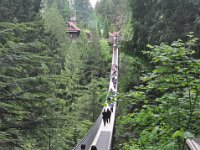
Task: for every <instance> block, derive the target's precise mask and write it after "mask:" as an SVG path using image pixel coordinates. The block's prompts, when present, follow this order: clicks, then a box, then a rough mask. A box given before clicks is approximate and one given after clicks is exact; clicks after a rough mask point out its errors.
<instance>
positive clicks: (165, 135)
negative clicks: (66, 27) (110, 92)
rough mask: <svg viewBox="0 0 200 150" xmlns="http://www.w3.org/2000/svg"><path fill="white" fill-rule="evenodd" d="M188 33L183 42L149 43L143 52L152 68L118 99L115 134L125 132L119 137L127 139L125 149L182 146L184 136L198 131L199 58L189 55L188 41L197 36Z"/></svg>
mask: <svg viewBox="0 0 200 150" xmlns="http://www.w3.org/2000/svg"><path fill="white" fill-rule="evenodd" d="M190 37H191V39H190V40H189V41H190V42H186V43H183V42H182V41H181V40H178V41H175V42H173V43H172V45H166V44H161V45H160V46H151V45H148V47H150V48H151V50H150V51H145V52H144V53H145V54H148V56H149V57H150V58H151V60H152V62H151V63H154V65H155V68H154V69H153V70H152V72H151V73H148V74H143V76H142V77H141V78H140V79H141V82H142V83H143V84H141V85H138V86H137V87H135V88H136V91H134V92H131V93H130V94H128V95H127V96H126V97H124V98H123V101H122V102H120V103H119V105H122V106H120V107H122V108H120V110H121V112H120V114H121V115H120V116H119V118H118V123H119V130H121V131H118V132H119V133H117V134H120V132H122V133H123V132H125V133H127V132H128V133H129V134H128V135H126V136H125V134H123V135H122V136H121V137H123V136H125V137H126V138H124V140H127V139H130V142H127V143H126V142H124V149H126V148H127V147H128V148H129V147H132V146H133V145H134V147H136V148H140V149H148V150H150V149H151V150H154V149H166V150H167V149H174V150H175V149H183V148H184V138H187V137H189V136H199V135H200V132H199V127H198V125H197V124H199V123H200V122H199V119H198V118H199V117H198V115H199V108H200V101H199V99H200V97H199V86H200V85H199V83H200V82H199V75H198V74H199V72H198V70H199V69H200V60H199V59H195V58H193V57H192V56H193V55H194V54H195V50H193V49H191V45H194V42H196V39H195V38H193V36H190ZM191 41H192V42H191ZM124 108H125V109H124ZM127 113H128V114H129V115H127ZM123 128H126V130H125V131H124V130H123ZM191 133H193V134H194V135H192V134H191ZM119 138H120V137H119ZM128 148H127V149H128ZM122 149H123V148H122Z"/></svg>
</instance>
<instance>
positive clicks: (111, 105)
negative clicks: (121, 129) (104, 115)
mask: <svg viewBox="0 0 200 150" xmlns="http://www.w3.org/2000/svg"><path fill="white" fill-rule="evenodd" d="M113 106H114V103H113V102H112V103H110V105H109V107H110V110H111V112H113Z"/></svg>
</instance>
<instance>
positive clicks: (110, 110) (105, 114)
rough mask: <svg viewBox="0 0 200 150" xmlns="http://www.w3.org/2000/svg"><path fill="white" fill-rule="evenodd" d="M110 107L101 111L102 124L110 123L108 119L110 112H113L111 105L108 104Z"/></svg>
mask: <svg viewBox="0 0 200 150" xmlns="http://www.w3.org/2000/svg"><path fill="white" fill-rule="evenodd" d="M109 106H110V109H109V108H107V110H106V109H104V111H103V112H102V118H103V124H104V126H105V125H106V123H110V119H111V113H112V112H113V105H111V104H110V105H109Z"/></svg>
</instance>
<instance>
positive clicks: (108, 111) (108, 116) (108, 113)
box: [106, 108, 111, 123]
mask: <svg viewBox="0 0 200 150" xmlns="http://www.w3.org/2000/svg"><path fill="white" fill-rule="evenodd" d="M106 113H107V123H109V122H110V116H111V111H110V110H109V108H108V109H107V112H106Z"/></svg>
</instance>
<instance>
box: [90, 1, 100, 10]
mask: <svg viewBox="0 0 200 150" xmlns="http://www.w3.org/2000/svg"><path fill="white" fill-rule="evenodd" d="M97 1H98V0H90V3H91V4H92V7H93V8H94V7H95V4H96V2H97Z"/></svg>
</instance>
